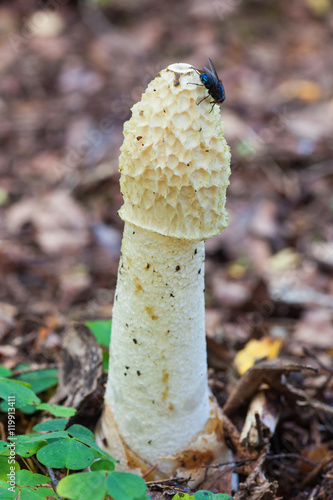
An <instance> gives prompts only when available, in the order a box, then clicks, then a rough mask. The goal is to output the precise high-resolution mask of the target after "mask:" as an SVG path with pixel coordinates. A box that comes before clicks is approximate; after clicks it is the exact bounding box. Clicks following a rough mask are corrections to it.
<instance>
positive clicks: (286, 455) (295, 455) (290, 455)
mask: <svg viewBox="0 0 333 500" xmlns="http://www.w3.org/2000/svg"><path fill="white" fill-rule="evenodd" d="M279 458H296V459H297V460H301V461H302V462H305V463H307V464H309V465H312V466H314V465H315V463H314V462H312V460H309V459H308V458H305V457H303V456H302V455H298V453H277V454H275V455H267V456H266V460H276V459H279ZM256 460H258V457H251V458H243V459H242V460H238V461H237V462H235V461H234V460H233V461H231V462H223V463H221V464H217V465H203V466H202V467H207V468H208V467H210V468H212V469H218V468H219V467H223V466H225V465H233V466H234V467H239V466H241V465H244V464H245V463H247V462H255V461H256Z"/></svg>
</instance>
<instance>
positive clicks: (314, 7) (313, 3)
mask: <svg viewBox="0 0 333 500" xmlns="http://www.w3.org/2000/svg"><path fill="white" fill-rule="evenodd" d="M306 4H307V6H308V7H309V9H310V10H311V11H312V13H313V14H314V15H316V16H325V15H326V14H328V13H329V12H330V10H331V2H330V0H306Z"/></svg>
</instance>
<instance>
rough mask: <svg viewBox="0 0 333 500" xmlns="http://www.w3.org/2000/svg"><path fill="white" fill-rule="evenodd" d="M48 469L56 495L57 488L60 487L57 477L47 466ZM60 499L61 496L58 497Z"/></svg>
mask: <svg viewBox="0 0 333 500" xmlns="http://www.w3.org/2000/svg"><path fill="white" fill-rule="evenodd" d="M46 468H47V472H48V473H49V475H50V478H51V480H52V485H53V490H54V493H57V486H58V481H57V478H56V477H55V475H54V472H53V469H51V467H47V466H46ZM58 497H59V495H58ZM59 500H62V497H59Z"/></svg>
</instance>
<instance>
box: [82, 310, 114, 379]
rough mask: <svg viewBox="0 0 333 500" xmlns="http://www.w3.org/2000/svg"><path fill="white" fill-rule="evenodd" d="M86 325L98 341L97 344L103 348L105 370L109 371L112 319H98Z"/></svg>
mask: <svg viewBox="0 0 333 500" xmlns="http://www.w3.org/2000/svg"><path fill="white" fill-rule="evenodd" d="M85 325H86V326H87V327H88V328H89V329H90V330H91V332H92V333H93V335H94V336H95V338H96V340H97V343H98V344H99V345H100V346H101V347H102V351H103V368H104V370H105V371H107V370H108V368H109V346H110V338H111V325H112V321H111V319H98V320H94V321H87V322H86V323H85Z"/></svg>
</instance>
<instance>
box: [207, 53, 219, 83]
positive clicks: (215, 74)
mask: <svg viewBox="0 0 333 500" xmlns="http://www.w3.org/2000/svg"><path fill="white" fill-rule="evenodd" d="M208 61H209V66H210V70H211V72H212V73H213V75H214V76H215V78H216V80H220V79H219V75H218V74H217V72H216V69H215V66H214V64H213V62H212V60H211V59H209V57H208Z"/></svg>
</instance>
